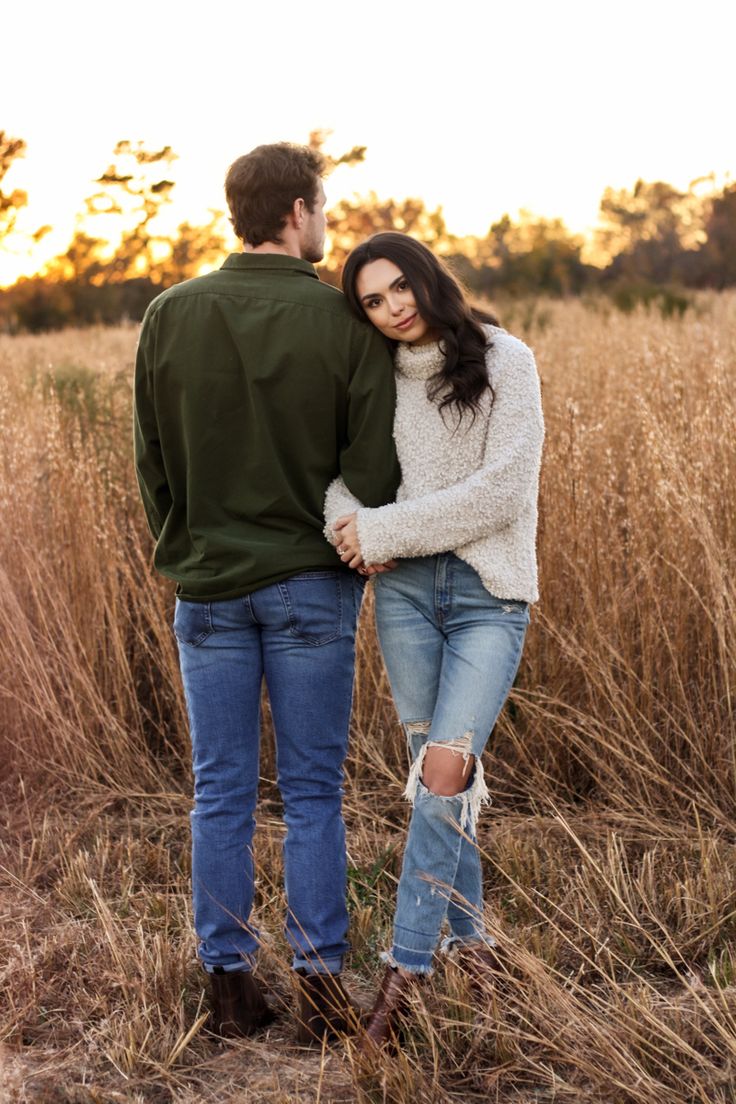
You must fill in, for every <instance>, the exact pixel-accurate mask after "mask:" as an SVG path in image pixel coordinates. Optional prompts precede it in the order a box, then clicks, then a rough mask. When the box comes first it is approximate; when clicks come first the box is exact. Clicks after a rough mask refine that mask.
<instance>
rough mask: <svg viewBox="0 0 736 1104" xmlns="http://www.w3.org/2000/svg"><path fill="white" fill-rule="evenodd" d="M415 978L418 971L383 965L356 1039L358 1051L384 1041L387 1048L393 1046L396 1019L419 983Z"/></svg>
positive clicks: (361, 1051)
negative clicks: (358, 1040)
mask: <svg viewBox="0 0 736 1104" xmlns="http://www.w3.org/2000/svg"><path fill="white" fill-rule="evenodd" d="M419 980H420V979H419V975H418V974H401V973H399V971H398V970H396V969H394V967H393V966H387V967H386V972H385V973H384V975H383V980H382V982H381V988H380V989H379V991H378V996H377V997H376V1001H375V1004H374V1005H373V1010H372V1011H371V1014H370V1016H369V1018H368V1023H367V1025H366V1028H365V1031H364V1033H363V1036H362V1038H361V1041H360V1046H359V1048H358V1049H359V1051H360V1053H361V1054H364V1055H367V1054H370V1053H371V1052H372V1051H373V1050H375V1049H376V1048H377V1047H381V1046H383V1045H384V1044H386V1043H388V1044H389V1046H390V1048H391V1049H396V1047H397V1046H398V1028H399V1020H400V1019H401V1016H402V1015H403V1014H404V1013H405V1012H406V1011H407V1008H408V1005H409V994H410V993H411V991H412V989H413V988H414V986H416V985H417V984H419Z"/></svg>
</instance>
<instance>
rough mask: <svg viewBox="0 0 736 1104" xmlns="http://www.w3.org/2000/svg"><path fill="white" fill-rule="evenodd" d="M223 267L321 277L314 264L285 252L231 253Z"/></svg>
mask: <svg viewBox="0 0 736 1104" xmlns="http://www.w3.org/2000/svg"><path fill="white" fill-rule="evenodd" d="M222 267H223V268H239V269H242V270H246V271H250V272H284V273H285V272H298V273H300V274H301V275H303V276H313V277H314V279H315V280H318V279H319V276H318V275H317V273H316V271H315V268H314V265H312V264H310V263H309V261H303V260H302V259H301V258H300V257H287V256H286V255H285V254H284V253H231V254H230V256H229V257H228V258H227V259H226V260H225V263H224V264H223V266H222Z"/></svg>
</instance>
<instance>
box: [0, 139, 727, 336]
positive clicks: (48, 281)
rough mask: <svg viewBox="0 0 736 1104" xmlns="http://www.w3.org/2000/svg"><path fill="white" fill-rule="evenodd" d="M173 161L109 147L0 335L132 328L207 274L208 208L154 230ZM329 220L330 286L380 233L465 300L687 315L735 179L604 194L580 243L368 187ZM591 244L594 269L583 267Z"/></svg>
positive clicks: (213, 235) (223, 230) (5, 198)
mask: <svg viewBox="0 0 736 1104" xmlns="http://www.w3.org/2000/svg"><path fill="white" fill-rule="evenodd" d="M327 135H328V132H325V131H314V132H313V133H312V135H311V136H310V144H311V145H312V146H314V147H315V148H319V149H322V150H323V146H324V143H325V141H326V138H327ZM24 152H25V142H24V141H23V140H22V139H19V138H14V137H11V136H10V135H9V134H7V133H6V132H5V131H0V243H1V242H3V241H4V240H10V239H11V238H12V237H13V236H16V237H17V236H18V235H19V234H20V231H19V230H18V225H17V220H18V214H19V212H20V211H21V210H22V209H23V208H24V207H25V206H27V204H28V196H27V194H26V193H25V192H24V191H22V190H20V189H14V190H13V191H10V190H7V191H6V190H5V187H4V181H5V176H6V174H7V173H8V171H9V169H10V168H11V167H12V165H13V164H14V163H15V161H16V160H17V159H18V158H21V157H22V156H23V154H24ZM323 152H324V150H323ZM365 153H366V150H365V147H363V146H355V147H353V148H352V149H351V150H348V151H347V152H345V153H344V154H343V155H342V156H340V157H337V158H335V157H333V158H329V159H328V161H329V166H330V168H334V167H335V166H337V165H338V164H347V165H350V164H355V163H357V162H359V161H362V160H363V159H364V157H365ZM175 160H176V155H175V153H174V152H173V150H172V149H171V147H169V146H165V147H163V148H162V149H158V150H150V149H148V148H146V146H145V145H144V143H142V142H131V141H121V142H118V143H117V145H116V146H115V148H114V150H113V154H112V158H111V160H110V163H109V164H108V166H107V167H106V168H105V170H104V171H103V172H102V173H101V174H100V176H99V177H98V178H97V180H96V181H95V189H94V191H93V192H92V193H91V194H90V195H89V196H87V197H86V198H85V199H84V201H83V203H82V206H81V208H80V211H79V213H78V216H77V226H76V229H75V232H74V234H73V236H72V239H71V241H70V243H69V245H68V248H67V249H66V250H65V251H64V252H63V253H60V254H59V255H58V256H56V257H54V258H53V259H52V260H50V261H49V262H48V263H47V264H46V265H44V267H43V268H42V270H41V271H40V272H39V273H38V274H37V275H35V276H32V277H23V278H21V279H19V280H18V281H17V282H16V283H15V284H14V285H13V286H12V287H10V288H7V289H5V290H4V291H0V330H3V331H5V332H19V331H31V332H39V331H44V330H52V329H56V328H60V327H62V326H67V325H85V324H91V323H108V324H112V323H117V322H120V321H122V320H124V319H133V320H138V319H140V318H141V317H142V315H143V312H144V310H145V308H146V306H147V305H148V303H149V302H150V301H151V299H152V298H153V297H154V296H155V295H157V294H158V293H159V292H160V291H162V290H163V289H164V288H166V287H169V286H170V285H171V284H174V283H178V282H180V281H181V280H186V279H189V278H190V277H192V276H196V275H198V274H199V273H200V272H201V271H205V270H207V269H208V268H212V267H214V266H216V265H217V264H219V263H221V261H222V259H223V258H224V257H225V256H226V255H227V254H228V253H229V252H231V251H232V250H234V249H237V248H239V246H238V244H237V242H236V240H235V238H234V236H233V233H232V230H231V228H230V226H229V222H228V219H227V218H226V216H225V213H224V212H223V211H220V210H217V209H212V210H211V211H210V212H209V218H208V219H207V220H206V221H205V222H204V223H201V224H194V223H191V222H188V221H187V222H182V223H180V224H179V225H178V226H177V227H176V228H175V229H173V230H172V229H171V228H167V229H163V227H164V225H165V215H166V211H167V208H168V206H169V204H170V203H171V199H172V193H173V191H174V188H175V181H174V180H173V179H172V176H173V173H172V165H173V163H174V161H175ZM328 218H329V228H330V243H331V248H330V252H329V254H328V256H327V258H326V260H325V263H324V264H323V265H322V266H321V270H320V274H321V276H322V278H323V279H325V280H328V281H329V282H331V283H335V284H339V274H340V271H341V268H342V265H343V263H344V259H345V257H346V255H347V253H348V252H349V251H350V250H351V249H352V248H353V246H354V245H356V244H357V243H358V242H359V241H362V240H363V239H364V238H366V237H367V236H369V235H370V234H372V233H375V232H376V231H378V230H385V229H398V230H403V231H406V232H407V233H410V234H412V235H414V236H415V237H418V238H420V239H421V240H422V241H424V242H426V243H427V244H428V245H429V246H430V247H431V248H432V249H434V250H436V251H437V252H438V253H439V254H441V255H442V256H443V257H444V258H445V259H446V260H447V262H448V263H449V264H450V266H451V267H452V268H453V270H454V271H455V272H456V274H457V275H458V276H459V277H460V279H461V280H462V281H463V283H464V284H465V285H466V287H467V288H468V289H469V291H470V292H471V293H472V294H474V295H476V296H478V297H479V298H482V299H488V300H491V301H503V299H504V298H506V297H515V298H516V297H530V296H539V295H551V296H569V295H581V294H583V293H588V292H597V293H604V294H607V295H609V296H610V297H611V298H612V299H613V301H614V303H616V305H617V306H619V307H620V308H621V309H623V310H628V309H631V308H632V307H634V306H635V305H636V304H637V303H639V302H644V303H651V302H656V303H657V304H658V305H659V306H660V308H661V309H662V310H664V311H666V312H669V311H683V310H684V309H685V308H686V307H687V305H688V302H689V299H688V292H689V291H690V290H691V289H697V288H716V289H723V288H726V287H731V286H734V285H735V284H736V184H726V185H725V186H724V187H722V188H718V187H716V185H715V181H714V180H713V179H711V178H703V179H701V180H698V181H694V182H693V184H692V185H691V186H690V188H689V189H688V190H687V191H686V192H683V191H680V190H678V189H677V188H674V187H672V185H670V184H667V183H665V182H663V181H654V182H646V181H643V180H639V181H637V182H636V184H635V185H634V186H633V188H631V189H619V190H614V189H611V188H609V189H606V191H605V192H604V194H603V196H602V198H601V203H600V211H599V225H598V228H597V230H596V232H595V238H594V241H593V242H592V243H586V241H585V240H584V238H583V237H582V236H581V235H578V234H574V233H572V232H571V231H570V230H569V229H568V228H567V227H566V226H565V224H564V223H563V222H562V220H560V219H549V218H542V217H536V216H530V215H524V216H522V217H520V218H519V219H518V220H516V221H514V220H512V219H511V218H510V216H509V215H507V214H506V215H504V216H503V217H502V218H500V219H498V220H497V221H496V222H494V223H493V224H492V225H491V226H490V228H489V230H488V232H487V234H485V235H484V236H482V237H463V238H459V237H457V236H455V235H453V234H451V233H450V232H449V230H448V228H447V226H446V223H445V220H444V216H443V213H442V209H441V208H437V209H435V210H429V209H427V207H426V205H425V204H424V202H423V201H422V200H421V199H417V198H407V199H403V200H395V199H384V198H381V197H379V196H378V195H377V194H376V193H374V192H371V193H369V194H368V195H367V196H360V197H358V196H355V197H353V198H352V199H347V198H346V199H343V200H340V201H339V202H338V203H337V204H336V205H335V207H334V208H333V209H332V210H331V211H330V212H329V216H328ZM50 229H51V228H50V227H49V226H41V227H39V228H38V230H36V231H34V232H32V233H31V234H30V235H29V234H26V237H30V239H31V240H32V241H34V242H37V241H39V240H40V239H41V238H42V237H43V236H44V235H45V234H46V233H48V231H49V230H50ZM591 245H592V246H593V252H594V255H595V260H596V263H595V264H594V263H592V262H591V260H590V259H586V258H589V257H590V254H591V248H590V246H591ZM586 246H587V248H586Z"/></svg>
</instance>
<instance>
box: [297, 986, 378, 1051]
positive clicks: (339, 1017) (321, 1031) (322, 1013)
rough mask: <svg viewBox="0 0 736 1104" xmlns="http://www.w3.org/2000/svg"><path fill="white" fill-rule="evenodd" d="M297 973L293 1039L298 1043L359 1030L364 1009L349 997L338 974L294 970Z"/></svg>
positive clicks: (315, 1041) (349, 1033)
mask: <svg viewBox="0 0 736 1104" xmlns="http://www.w3.org/2000/svg"><path fill="white" fill-rule="evenodd" d="M296 974H297V977H298V985H299V1003H298V1011H297V1024H296V1041H297V1043H299V1045H300V1046H309V1045H310V1044H311V1043H321V1042H322V1040H323V1039H334V1038H335V1037H336V1036H337V1035H351V1034H354V1033H355V1032H356V1031H357V1030H358V1028H359V1027H360V1023H361V1019H362V1018H364V1017H365V1009H363V1008H361V1007H360V1005H358V1004H357V1003H356V1002H355V1001H354V1000H353V999H352V997H351V996H350V994H349V993H348V991H347V989H346V988H345V986H344V985H343V983H342V981H341V980H340V976H339V974H308V973H306V971H304V970H297V971H296Z"/></svg>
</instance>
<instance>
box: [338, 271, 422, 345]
mask: <svg viewBox="0 0 736 1104" xmlns="http://www.w3.org/2000/svg"><path fill="white" fill-rule="evenodd" d="M355 290H356V292H357V293H358V299H359V300H360V302H361V305H362V307H363V310H364V311H365V313H366V316H367V317H368V321H369V322H372V323H373V325H374V326H375V327H376V329H377V330H380V331H381V333H382V334H385V335H386V337H390V338H391V339H392V340H393V341H406V342H407V343H408V344H410V345H423V344H425V343H426V342H429V341H433V340H434V334H433V333H432V331H431V330H430V328H429V326H428V324H427V323H426V322H425V321H424V319H423V318H422V316H421V315H420V313H419V311H418V310H417V305H416V303H415V302H414V293H413V292H412V290H411V288H410V287H409V282H408V280H406V278H405V277H404V273H403V272H402V271H401V269H400V268H398V267H397V266H396V265H395V264H394V263H393V261H388V260H386V258H385V257H380V258H379V259H378V260H376V261H369V262H368V264H366V265H363V267H362V268H361V270H360V272H359V273H358V275H357V277H356V280H355Z"/></svg>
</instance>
